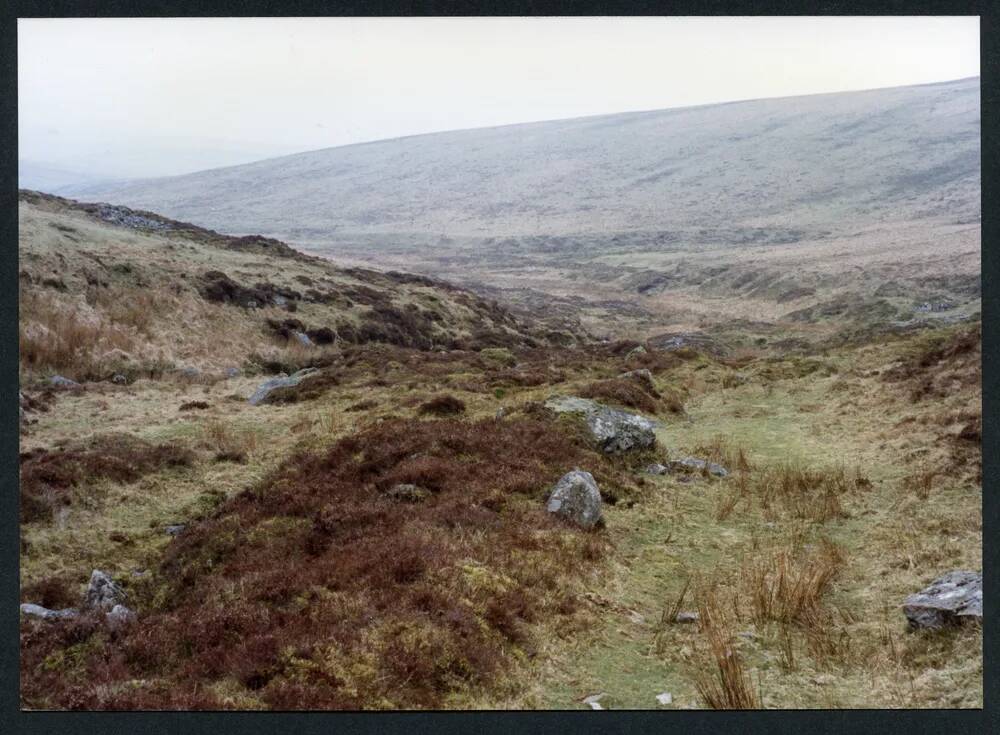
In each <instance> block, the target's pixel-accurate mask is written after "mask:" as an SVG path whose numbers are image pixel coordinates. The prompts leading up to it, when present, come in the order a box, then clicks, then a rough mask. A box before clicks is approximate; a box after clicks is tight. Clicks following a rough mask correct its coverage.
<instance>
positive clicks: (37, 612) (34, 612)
mask: <svg viewBox="0 0 1000 735" xmlns="http://www.w3.org/2000/svg"><path fill="white" fill-rule="evenodd" d="M21 614H22V615H26V616H28V617H29V618H40V619H41V620H49V621H53V620H68V619H69V618H75V617H76V616H77V615H79V614H80V613H79V612H78V611H77V610H75V609H74V608H71V607H70V608H66V609H64V610H49V609H48V608H47V607H42V606H41V605H34V604H32V603H30V602H26V603H24V604H23V605H21Z"/></svg>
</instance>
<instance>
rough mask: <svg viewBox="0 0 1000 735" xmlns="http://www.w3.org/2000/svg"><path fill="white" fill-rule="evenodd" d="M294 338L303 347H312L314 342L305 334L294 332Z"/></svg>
mask: <svg viewBox="0 0 1000 735" xmlns="http://www.w3.org/2000/svg"><path fill="white" fill-rule="evenodd" d="M292 336H293V337H295V339H296V340H297V341H298V343H299V344H300V345H302V346H303V347H312V346H313V341H312V340H311V339H309V335H308V334H306V333H305V332H297V331H296V332H292Z"/></svg>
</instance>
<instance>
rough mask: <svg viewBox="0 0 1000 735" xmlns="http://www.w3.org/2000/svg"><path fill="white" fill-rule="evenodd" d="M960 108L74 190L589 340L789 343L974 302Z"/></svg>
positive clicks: (524, 129)
mask: <svg viewBox="0 0 1000 735" xmlns="http://www.w3.org/2000/svg"><path fill="white" fill-rule="evenodd" d="M979 108H980V105H979V80H978V79H977V78H973V79H964V80H958V81H953V82H946V83H941V84H928V85H920V86H912V87H898V88H892V89H879V90H872V91H864V92H845V93H837V94H819V95H811V96H805V97H788V98H783V99H765V100H756V101H748V102H734V103H730V104H718V105H707V106H703V107H691V108H682V109H672V110H659V111H653V112H635V113H625V114H619V115H606V116H601V117H590V118H580V119H575V120H560V121H555V122H543V123H532V124H526V125H510V126H505V127H498V128H489V129H481V130H463V131H456V132H450V133H437V134H433V135H421V136H414V137H409V138H400V139H397V140H386V141H380V142H376V143H366V144H361V145H353V146H345V147H341V148H331V149H327V150H321V151H314V152H311V153H302V154H299V155H294V156H286V157H284V158H275V159H271V160H267V161H260V162H258V163H253V164H248V165H245V166H236V167H233V168H223V169H215V170H212V171H204V172H201V173H196V174H191V175H187V176H178V177H174V178H166V179H152V180H147V181H134V182H130V183H127V184H123V185H121V186H105V187H92V188H89V189H86V190H81V191H82V193H83V195H85V197H86V198H87V199H89V200H91V201H94V200H105V201H111V202H116V203H123V204H127V205H130V206H140V207H144V208H151V209H154V210H156V211H159V212H163V213H166V214H168V215H170V216H173V217H177V218H180V219H184V220H189V221H192V222H197V223H199V224H202V225H205V226H209V227H213V228H216V229H218V230H220V231H223V232H228V233H236V234H243V233H251V232H259V233H262V234H266V235H269V236H272V237H277V238H280V239H282V240H286V241H288V242H291V243H294V244H296V245H297V246H298V247H301V248H303V249H306V250H308V251H309V252H311V253H314V254H319V255H323V256H328V257H332V258H334V259H336V260H339V261H341V262H345V263H352V264H358V265H374V266H377V267H380V268H392V269H398V270H405V271H409V272H417V273H423V274H427V275H432V276H440V277H444V278H447V279H448V280H450V281H452V282H456V283H461V284H463V285H465V286H468V287H470V288H473V289H475V290H477V291H478V292H479V293H481V294H485V295H489V296H491V297H493V298H497V299H500V300H502V301H504V302H506V303H508V304H515V305H519V306H522V307H525V308H528V309H531V310H532V311H534V312H536V313H537V312H539V311H545V312H546V313H550V314H559V315H561V316H564V317H568V318H577V317H579V318H580V319H582V321H583V324H584V325H585V326H586V327H587V328H588V329H589V330H591V331H592V332H593V333H595V334H602V335H607V336H615V335H622V334H629V335H631V336H634V337H636V338H640V337H652V336H656V335H660V334H664V333H675V332H677V331H689V330H693V329H705V328H710V327H713V326H720V327H722V328H724V329H729V328H731V327H732V328H736V329H738V331H739V332H740V334H741V335H745V334H746V333H747V327H746V325H745V324H744V326H738V325H739V324H742V323H744V322H747V321H749V322H752V323H753V324H754V325H755V326H754V327H753V329H759V330H761V332H760V336H761V337H765V336H766V337H768V338H769V339H776V338H778V335H779V334H787V333H788V332H789V330H794V331H796V332H798V333H800V334H805V335H806V336H809V335H816V334H820V333H824V334H825V333H829V332H832V331H836V330H837V329H839V328H841V327H842V326H844V325H845V324H846V325H853V326H851V328H852V329H855V328H868V327H869V326H871V325H874V324H883V325H887V324H892V323H902V324H909V323H911V322H913V320H916V321H917V322H921V321H923V320H925V319H927V318H931V317H932V318H934V319H938V318H947V319H955V318H964V317H965V316H970V315H973V314H975V312H976V311H977V310H978V309H979V273H980V233H981V226H980V142H979V141H980V113H979ZM926 303H936V304H947V305H950V306H949V307H948V310H946V312H942V313H939V312H927V311H926V310H922V309H924V305H925V304H926ZM928 315H929V316H928ZM817 330H818V331H817Z"/></svg>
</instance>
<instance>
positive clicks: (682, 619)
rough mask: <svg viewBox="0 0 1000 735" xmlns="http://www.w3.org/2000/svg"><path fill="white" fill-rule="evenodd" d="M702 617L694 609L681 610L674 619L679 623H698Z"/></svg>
mask: <svg viewBox="0 0 1000 735" xmlns="http://www.w3.org/2000/svg"><path fill="white" fill-rule="evenodd" d="M700 619H701V616H700V615H698V613H696V612H695V611H694V610H681V611H680V612H679V613H677V617H676V618H674V620H675V621H676V622H678V623H697V622H698V621H699V620H700Z"/></svg>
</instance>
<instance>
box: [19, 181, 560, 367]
mask: <svg viewBox="0 0 1000 735" xmlns="http://www.w3.org/2000/svg"><path fill="white" fill-rule="evenodd" d="M19 220H20V230H19V232H20V244H19V256H20V327H19V338H20V349H21V353H20V354H21V361H22V376H21V377H22V381H29V382H30V381H32V380H36V379H41V378H45V377H47V376H49V375H51V374H53V373H60V374H62V375H64V376H66V377H69V378H73V379H78V380H94V379H106V378H110V377H112V376H113V375H114V374H116V373H120V374H122V375H124V376H125V377H127V378H129V379H130V380H131V379H134V378H136V377H138V376H140V375H149V376H158V375H161V374H164V373H169V372H171V371H175V372H176V371H183V370H184V369H188V370H189V371H191V370H194V371H202V372H209V371H215V372H217V373H218V372H221V371H223V370H225V369H229V368H232V369H237V370H242V371H244V372H247V371H249V372H255V371H256V372H260V371H264V372H268V371H270V372H277V369H275V368H278V369H288V370H289V371H294V370H295V369H298V368H299V367H304V366H306V365H307V364H310V363H312V362H315V361H317V360H319V359H321V358H320V355H322V353H323V352H324V350H327V349H331V348H336V347H339V346H341V345H344V344H359V343H371V342H375V343H384V344H391V345H398V346H407V347H415V348H418V349H426V350H432V349H446V348H447V349H456V348H464V349H480V348H483V347H505V346H510V345H516V344H524V345H538V344H544V343H546V342H547V341H548V340H549V339H554V340H559V341H572V339H573V335H572V334H568V333H556V332H551V331H546V330H540V329H534V331H532V330H530V329H527V328H525V327H524V326H523V325H522V324H520V323H519V322H518V321H517V320H516V319H515V318H514V317H513V316H512V315H511V314H510V313H508V312H507V311H506V310H505V309H503V308H502V307H500V306H499V305H497V304H496V303H494V302H488V301H486V300H484V299H482V298H479V297H477V296H474V295H473V294H471V293H469V292H466V291H462V290H461V289H457V288H454V287H453V286H450V285H448V284H445V283H442V282H438V281H434V280H432V279H429V278H423V277H417V276H410V275H405V274H401V273H379V272H375V271H372V270H366V269H344V268H337V267H335V266H333V265H331V264H330V263H329V262H327V261H324V260H322V259H319V258H315V257H309V256H306V255H303V254H301V253H299V252H297V251H295V250H293V249H291V248H290V247H289V246H287V245H285V244H284V243H281V242H278V241H276V240H271V239H267V238H260V237H245V238H236V237H228V236H223V235H219V234H217V233H214V232H212V231H209V230H203V229H201V228H197V227H194V226H192V225H187V224H185V223H180V222H176V221H173V220H168V219H166V218H163V217H159V216H157V215H153V214H151V213H139V212H133V211H132V210H128V209H124V208H116V207H109V206H102V205H87V204H79V203H76V202H73V201H70V200H65V199H60V198H58V197H53V196H49V195H44V194H38V193H34V192H22V194H21V201H20V207H19ZM295 332H299V333H300V334H302V335H305V336H306V337H308V341H309V342H311V343H313V344H312V345H310V346H306V345H305V340H304V339H302V338H301V337H296V336H295V334H294V333H295ZM300 340H301V341H300Z"/></svg>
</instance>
